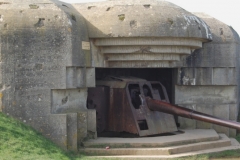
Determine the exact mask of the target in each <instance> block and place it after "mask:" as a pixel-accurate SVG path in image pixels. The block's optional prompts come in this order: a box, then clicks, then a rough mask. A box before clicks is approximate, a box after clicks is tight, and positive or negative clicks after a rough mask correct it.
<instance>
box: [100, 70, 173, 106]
mask: <svg viewBox="0 0 240 160" xmlns="http://www.w3.org/2000/svg"><path fill="white" fill-rule="evenodd" d="M172 74H173V69H172V68H140V69H138V68H96V80H101V79H104V78H105V77H107V76H108V75H111V76H132V77H137V78H142V79H146V80H148V81H159V82H161V83H162V84H163V85H164V86H165V88H166V90H167V94H168V97H169V101H170V103H172V102H173V100H172V98H173V97H172V89H173V88H172Z"/></svg>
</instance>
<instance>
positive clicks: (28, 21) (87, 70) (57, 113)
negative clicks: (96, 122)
mask: <svg viewBox="0 0 240 160" xmlns="http://www.w3.org/2000/svg"><path fill="white" fill-rule="evenodd" d="M5 2H6V3H4V4H1V5H0V17H1V18H0V19H1V20H0V30H1V32H0V37H1V42H0V44H1V47H0V48H1V52H0V53H1V56H0V57H1V63H0V68H1V74H0V75H1V76H0V82H1V85H0V87H1V93H2V94H1V96H0V97H1V100H2V101H1V103H2V104H1V107H0V110H1V111H3V112H4V113H6V114H8V115H11V116H13V117H15V118H17V119H19V120H21V121H23V122H25V123H27V124H29V125H31V126H32V127H34V128H35V129H36V130H38V131H40V132H42V133H43V135H45V136H46V137H48V138H50V139H51V140H53V141H54V142H55V143H57V144H58V145H59V146H61V147H63V148H65V149H67V148H68V149H71V150H75V151H76V150H77V144H76V143H77V141H76V140H77V139H76V138H74V137H75V136H76V135H75V134H76V133H77V130H78V128H77V124H78V123H77V119H78V118H77V116H76V114H77V112H79V111H81V110H86V99H87V86H95V74H94V68H91V55H90V47H88V46H87V45H89V38H88V32H87V27H86V25H85V20H84V18H83V17H82V16H81V15H80V14H79V13H78V12H77V11H76V10H75V9H74V8H73V7H72V6H71V5H69V4H63V3H62V2H59V1H54V0H53V1H51V0H43V1H42V0H41V1H39V0H35V1H30V0H26V1H22V0H14V1H11V0H6V1H5ZM67 68H78V70H81V73H79V75H77V78H78V79H76V78H75V77H71V76H69V75H68V72H67ZM79 77H80V78H79ZM70 82H71V83H70ZM69 84H71V85H69ZM68 88H70V89H68ZM77 88H78V89H77ZM64 96H65V97H64ZM65 113H68V114H65Z"/></svg>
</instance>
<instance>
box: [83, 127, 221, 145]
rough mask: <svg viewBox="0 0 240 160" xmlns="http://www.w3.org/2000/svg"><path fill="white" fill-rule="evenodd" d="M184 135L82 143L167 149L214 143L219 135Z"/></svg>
mask: <svg viewBox="0 0 240 160" xmlns="http://www.w3.org/2000/svg"><path fill="white" fill-rule="evenodd" d="M184 132H185V133H183V134H178V135H172V136H159V137H141V138H140V137H139V138H102V137H100V138H97V139H90V140H88V141H86V142H84V143H83V144H84V147H88V148H105V147H106V146H110V147H111V148H126V147H127V148H130V147H132V148H142V147H168V146H176V145H183V144H191V143H197V142H206V141H215V140H218V139H219V135H218V134H217V133H216V131H214V130H210V129H194V130H184Z"/></svg>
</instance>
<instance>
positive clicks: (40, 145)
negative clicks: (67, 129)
mask: <svg viewBox="0 0 240 160" xmlns="http://www.w3.org/2000/svg"><path fill="white" fill-rule="evenodd" d="M0 159H1V160H11V159H24V160H27V159H34V160H40V159H41V160H48V159H49V160H50V159H51V160H53V159H56V160H65V159H66V160H69V159H72V158H71V157H70V156H69V155H68V154H66V153H65V152H64V151H62V150H61V149H60V148H59V147H57V146H56V145H55V144H53V143H52V142H51V141H50V140H47V139H46V138H44V137H43V136H42V135H41V134H40V133H38V132H36V131H35V130H33V129H32V128H31V127H28V126H26V125H24V124H23V123H21V122H19V121H17V120H14V119H13V118H10V117H8V116H6V115H4V114H3V113H0Z"/></svg>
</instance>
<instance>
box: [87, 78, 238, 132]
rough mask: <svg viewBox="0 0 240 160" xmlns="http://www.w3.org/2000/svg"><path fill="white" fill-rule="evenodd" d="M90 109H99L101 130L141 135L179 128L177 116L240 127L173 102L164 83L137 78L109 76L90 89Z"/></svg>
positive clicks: (98, 124)
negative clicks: (170, 100) (176, 120)
mask: <svg viewBox="0 0 240 160" xmlns="http://www.w3.org/2000/svg"><path fill="white" fill-rule="evenodd" d="M88 92H89V93H88V103H87V104H88V108H89V109H96V112H97V131H98V133H101V132H104V131H113V132H128V133H133V134H137V135H139V136H148V135H156V134H162V133H170V132H175V131H177V130H178V129H177V125H176V122H175V119H174V116H173V115H175V116H181V117H185V118H190V119H196V120H200V121H205V122H209V123H213V124H217V125H222V126H225V127H230V128H235V129H238V130H240V123H237V122H234V121H229V120H223V119H220V118H217V117H214V116H211V115H207V114H204V113H201V112H197V111H194V110H190V109H187V108H184V107H180V106H177V105H173V104H170V103H169V99H168V95H167V91H166V89H165V87H164V86H163V85H162V84H161V83H160V82H155V81H147V80H144V79H139V78H133V77H108V78H107V79H105V80H101V81H97V87H94V88H89V90H88Z"/></svg>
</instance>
